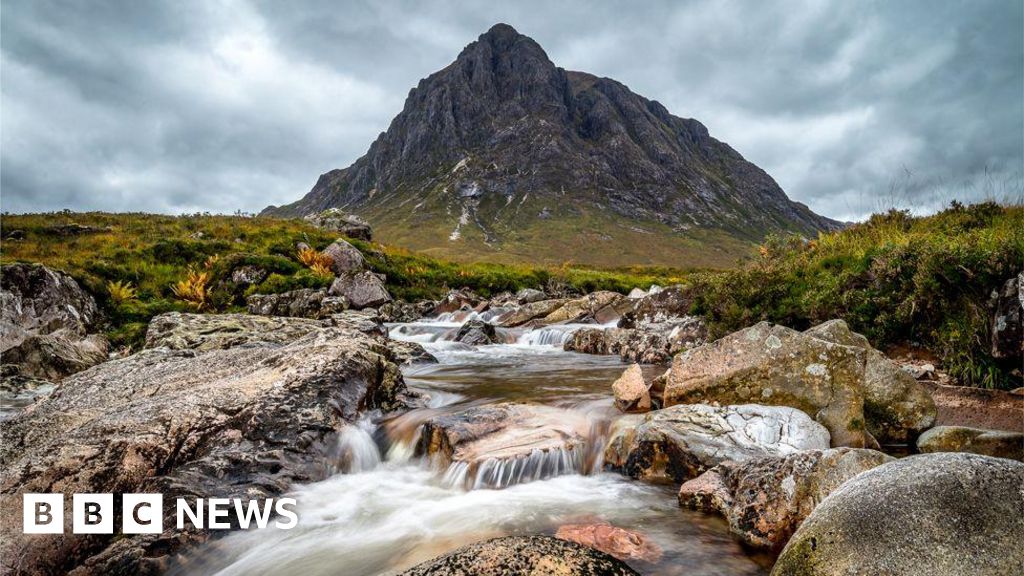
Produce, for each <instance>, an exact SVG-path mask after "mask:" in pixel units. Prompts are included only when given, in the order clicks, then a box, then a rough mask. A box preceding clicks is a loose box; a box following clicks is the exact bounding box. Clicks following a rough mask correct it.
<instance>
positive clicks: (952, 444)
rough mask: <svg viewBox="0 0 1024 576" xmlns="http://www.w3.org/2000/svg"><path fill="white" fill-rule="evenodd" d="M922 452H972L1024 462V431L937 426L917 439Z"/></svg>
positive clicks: (918, 447)
mask: <svg viewBox="0 0 1024 576" xmlns="http://www.w3.org/2000/svg"><path fill="white" fill-rule="evenodd" d="M917 449H918V450H919V451H921V452H925V453H928V452H970V453H972V454H983V455H985V456H995V457H996V458H1010V459H1012V460H1020V461H1022V462H1024V432H1010V431H1005V430H985V429H982V428H968V427H966V426H936V427H935V428H932V429H930V430H928V431H926V432H925V433H924V434H921V436H920V437H919V438H918V439H917Z"/></svg>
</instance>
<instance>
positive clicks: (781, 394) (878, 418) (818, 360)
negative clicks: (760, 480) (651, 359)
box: [665, 321, 935, 448]
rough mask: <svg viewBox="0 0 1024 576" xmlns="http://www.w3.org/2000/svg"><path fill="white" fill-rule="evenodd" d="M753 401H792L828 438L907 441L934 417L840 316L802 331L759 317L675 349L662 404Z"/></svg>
mask: <svg viewBox="0 0 1024 576" xmlns="http://www.w3.org/2000/svg"><path fill="white" fill-rule="evenodd" d="M692 402H718V403H723V404H724V403H735V402H758V403H761V404H769V405H776V406H792V407H794V408H799V409H800V410H803V411H804V412H807V413H808V414H812V415H814V417H815V419H816V420H817V421H818V422H821V423H822V424H824V425H825V427H826V428H828V429H829V432H830V434H831V438H832V445H833V446H851V447H855V448H859V447H864V446H872V445H874V444H875V438H874V437H873V436H872V433H877V434H879V436H880V437H881V438H882V439H883V440H885V441H900V440H903V441H905V440H906V439H908V438H910V437H913V436H914V435H916V434H917V433H919V432H920V431H922V430H925V429H927V428H928V427H929V426H931V425H932V423H933V422H934V419H935V406H934V403H933V402H932V401H931V397H930V396H929V394H928V393H927V390H925V389H924V388H923V387H922V386H921V384H919V383H918V382H917V381H916V380H914V379H913V377H911V376H910V375H908V374H906V373H905V372H903V371H902V370H900V368H899V367H898V366H897V365H895V363H893V362H891V361H889V360H887V359H886V358H885V357H884V356H883V355H881V353H878V352H877V351H875V350H873V349H871V348H870V347H868V346H867V344H866V342H865V341H864V340H863V337H862V336H860V335H859V334H855V333H853V332H851V331H850V330H849V329H848V328H847V327H846V324H845V323H844V322H842V321H831V322H827V323H825V324H823V325H821V326H817V327H815V328H812V329H810V330H808V331H807V332H805V333H800V332H797V331H795V330H792V329H789V328H786V327H784V326H777V325H772V324H769V323H767V322H761V323H759V324H756V325H754V326H751V327H750V328H746V329H744V330H740V331H739V332H735V333H733V334H730V335H728V336H726V337H724V338H722V339H720V340H717V341H715V342H712V343H710V344H706V345H704V346H700V347H698V348H694V349H692V350H687V351H685V352H683V353H681V354H679V355H678V356H676V357H675V360H674V361H673V363H672V371H671V372H670V374H669V378H668V382H667V384H666V387H665V405H666V406H670V405H673V404H687V403H692Z"/></svg>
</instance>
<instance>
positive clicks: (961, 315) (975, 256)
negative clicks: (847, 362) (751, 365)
mask: <svg viewBox="0 0 1024 576" xmlns="http://www.w3.org/2000/svg"><path fill="white" fill-rule="evenodd" d="M1022 269H1024V208H1022V207H1020V206H1015V207H1002V206H998V205H996V204H992V203H985V204H976V205H972V206H962V205H959V204H954V205H953V206H951V207H950V208H949V209H947V210H945V211H943V212H941V213H938V214H936V215H934V216H929V217H923V218H914V217H911V216H910V215H909V214H908V213H906V212H900V211H890V212H888V213H885V214H877V215H875V216H873V217H871V218H870V219H869V220H868V221H867V222H864V223H861V224H856V225H854V226H852V227H850V228H848V229H846V230H843V231H841V232H836V233H832V234H823V235H821V236H819V237H818V238H817V239H815V240H813V241H804V240H801V239H798V238H792V237H791V238H779V237H775V238H770V239H769V240H768V241H767V242H766V243H765V244H764V245H763V246H762V247H761V251H760V256H759V257H757V258H755V259H754V260H753V261H752V262H750V263H748V264H747V265H745V266H743V267H742V268H740V269H738V270H733V271H728V272H722V273H714V274H697V275H694V276H693V277H692V278H691V279H690V284H691V286H692V288H693V294H694V297H695V298H696V301H695V304H694V310H693V311H694V312H695V313H699V314H703V315H705V316H706V317H707V318H708V319H709V321H710V324H711V326H712V328H713V332H715V333H716V335H721V334H725V333H727V332H729V331H732V330H736V329H739V328H743V327H745V326H749V325H750V324H751V323H753V322H756V321H758V320H770V321H772V322H778V323H781V324H785V325H787V326H792V327H794V328H806V327H809V326H811V325H813V324H816V323H818V322H822V321H824V320H828V319H830V318H843V319H845V320H846V321H847V322H848V323H849V324H850V325H851V327H853V328H854V329H855V330H857V331H858V332H861V333H863V334H865V335H866V336H867V337H868V339H869V340H870V341H871V342H872V343H873V344H874V345H875V346H877V347H879V348H883V349H884V348H890V347H893V346H897V345H911V346H915V347H923V348H925V349H927V350H929V351H930V352H932V353H934V354H935V355H937V356H938V357H939V358H940V359H941V361H942V363H943V365H944V367H945V369H946V370H947V371H948V372H950V374H951V375H953V376H954V377H956V378H957V379H959V380H960V381H961V382H962V383H965V384H972V385H976V386H984V387H996V388H1011V387H1016V386H1020V385H1021V382H1020V379H1019V376H1013V375H1012V374H1011V373H1012V371H1013V370H1014V369H1015V368H1017V369H1019V368H1020V366H1014V365H1013V363H1012V362H1011V363H1009V364H1007V363H1000V362H997V361H996V360H995V359H993V358H992V355H991V340H990V338H991V328H992V327H991V323H992V320H993V317H992V312H991V310H990V308H989V298H990V294H991V292H992V290H994V289H995V288H997V287H999V286H1001V285H1002V284H1003V282H1005V281H1006V280H1007V279H1009V278H1011V277H1012V276H1014V275H1016V274H1017V273H1019V272H1020V271H1021V270H1022ZM1018 373H1019V372H1018Z"/></svg>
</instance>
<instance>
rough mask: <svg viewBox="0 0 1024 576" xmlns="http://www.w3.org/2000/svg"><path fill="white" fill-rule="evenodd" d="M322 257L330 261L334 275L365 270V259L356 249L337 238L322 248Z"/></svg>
mask: <svg viewBox="0 0 1024 576" xmlns="http://www.w3.org/2000/svg"><path fill="white" fill-rule="evenodd" d="M323 253H324V255H326V256H327V257H328V258H330V259H331V271H332V272H334V273H335V274H336V275H340V274H345V273H347V272H360V271H362V270H363V269H365V268H366V259H365V258H363V253H362V252H360V251H359V249H358V248H356V247H355V246H353V245H351V244H349V243H348V242H346V241H344V240H342V239H341V238H338V239H337V240H335V241H334V242H333V243H332V244H331V245H330V246H328V247H327V248H324V250H323Z"/></svg>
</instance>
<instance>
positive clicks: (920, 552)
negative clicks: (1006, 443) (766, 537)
mask: <svg viewBox="0 0 1024 576" xmlns="http://www.w3.org/2000/svg"><path fill="white" fill-rule="evenodd" d="M1021 486H1024V464H1021V463H1020V462H1015V461H1013V460H1006V459H1002V458H991V457H988V456H979V455H976V454H953V453H947V454H922V455H918V456H910V457H907V458H903V459H901V460H896V461H894V462H889V463H887V464H883V465H881V466H878V467H877V468H874V469H872V470H868V471H867V472H864V473H863V474H860V475H858V476H856V477H854V478H853V479H851V480H849V481H848V482H846V483H845V484H843V485H842V486H840V487H839V488H838V489H837V490H835V491H833V492H832V493H831V494H830V495H829V496H828V497H826V498H825V499H824V500H822V502H821V503H820V504H819V505H818V506H817V507H816V508H815V509H814V511H813V512H811V514H810V516H808V517H807V519H806V520H804V522H803V523H802V524H801V525H800V528H799V529H798V530H797V531H796V533H795V534H794V535H793V537H792V538H791V539H790V541H789V543H788V544H787V545H786V547H785V548H784V549H783V551H782V554H781V555H780V556H779V559H778V561H777V562H776V564H775V568H774V569H773V570H772V574H773V576H808V575H814V576H833V575H834V576H840V575H842V576H846V575H849V574H885V575H887V576H931V575H934V574H943V575H944V576H1009V575H1012V574H1020V569H1021V566H1024V548H1022V547H1021V545H1020V543H1021V542H1024V514H1022V513H1021V511H1022V510H1024V491H1022V490H1021Z"/></svg>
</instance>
